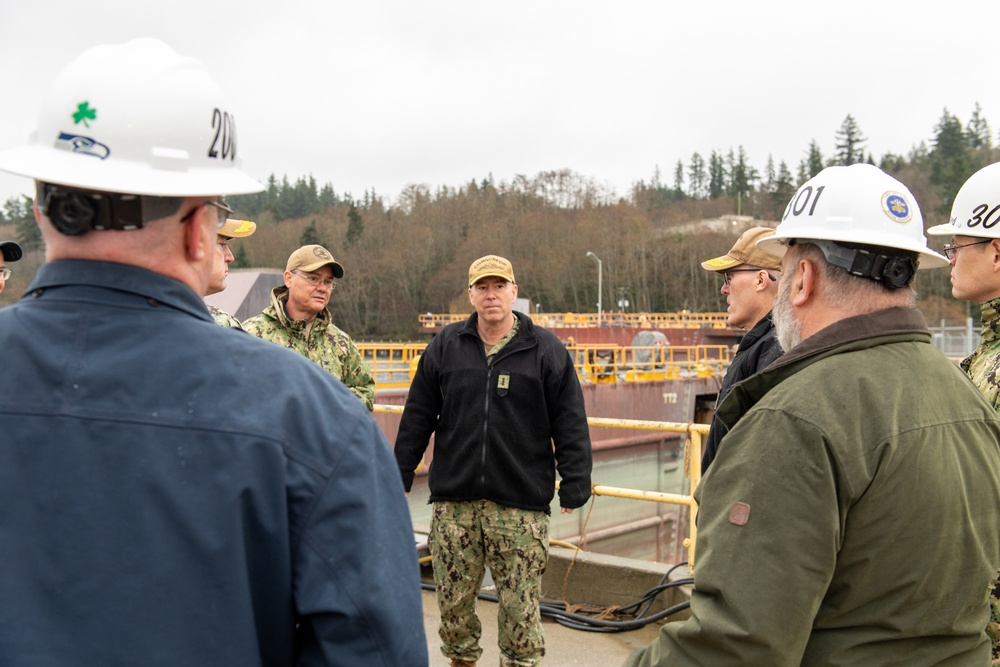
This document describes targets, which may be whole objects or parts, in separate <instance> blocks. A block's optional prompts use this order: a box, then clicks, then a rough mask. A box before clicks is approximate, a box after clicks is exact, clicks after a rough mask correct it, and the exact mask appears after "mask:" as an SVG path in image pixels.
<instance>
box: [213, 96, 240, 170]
mask: <svg viewBox="0 0 1000 667" xmlns="http://www.w3.org/2000/svg"><path fill="white" fill-rule="evenodd" d="M212 129H213V130H215V136H214V137H212V145H211V146H209V147H208V157H214V158H218V159H220V160H235V159H236V119H235V118H233V117H232V116H230V115H229V112H228V111H220V110H219V109H213V110H212Z"/></svg>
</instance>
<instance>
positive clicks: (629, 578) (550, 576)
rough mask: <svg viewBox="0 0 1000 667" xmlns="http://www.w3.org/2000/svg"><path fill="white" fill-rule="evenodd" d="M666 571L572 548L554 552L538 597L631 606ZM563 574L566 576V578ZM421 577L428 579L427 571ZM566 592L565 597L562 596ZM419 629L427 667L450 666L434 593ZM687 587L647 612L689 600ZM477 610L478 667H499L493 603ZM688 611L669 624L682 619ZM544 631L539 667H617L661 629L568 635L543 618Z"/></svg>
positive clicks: (426, 597)
mask: <svg viewBox="0 0 1000 667" xmlns="http://www.w3.org/2000/svg"><path fill="white" fill-rule="evenodd" d="M668 569H669V567H668V566H667V565H664V564H662V563H647V562H643V561H635V560H631V559H624V558H616V557H614V556H603V555H599V554H591V553H587V552H579V553H576V552H574V551H573V550H571V549H564V548H559V547H553V548H552V549H551V551H550V554H549V565H548V568H547V570H546V573H545V577H544V578H543V581H542V591H543V597H544V598H545V599H547V600H557V599H566V600H567V601H568V602H570V603H572V604H582V603H589V604H603V605H618V606H622V605H626V604H629V603H634V602H635V601H637V600H638V599H639V598H641V597H642V595H643V593H645V592H646V591H647V590H649V589H651V588H653V587H655V586H656V585H657V584H658V583H659V582H660V580H661V579H662V578H663V575H664V574H665V573H666V572H667V570H668ZM567 572H568V573H569V574H568V576H567ZM687 576H689V573H688V571H687V568H683V567H682V568H678V570H677V571H675V572H674V573H673V574H671V576H670V579H671V580H676V579H679V578H684V577H687ZM424 578H425V580H426V581H429V580H430V571H429V568H425V570H424ZM564 591H565V594H564V593H563V592H564ZM422 597H423V603H424V628H425V630H426V633H427V645H428V653H429V656H430V663H429V665H430V667H448V666H449V665H450V662H449V661H448V660H447V659H446V658H445V657H444V656H443V655H442V654H441V640H440V638H439V637H438V634H437V629H438V625H439V623H440V618H441V617H440V615H439V614H438V608H437V601H436V599H435V595H434V592H433V591H423V593H422ZM689 597H690V590H689V587H687V586H684V587H678V588H676V589H671V590H670V591H665V592H664V593H662V594H661V595H660V596H659V598H658V599H657V601H655V602H654V604H653V605H652V606H651V608H650V611H649V612H648V613H655V612H656V611H659V610H661V609H663V608H665V607H667V606H672V605H674V604H677V603H678V602H680V601H683V600H686V599H689ZM476 611H477V613H478V615H479V619H480V621H481V622H482V625H483V637H482V640H481V642H480V643H481V647H482V649H483V656H482V658H480V660H479V667H486V666H492V665H499V663H500V651H499V649H498V648H497V605H496V603H495V602H489V601H485V600H477V602H476ZM686 616H687V612H681V613H679V614H676V615H674V616H672V617H671V618H670V619H669V620H681V619H683V618H685V617H686ZM542 622H543V623H544V627H545V646H546V650H545V659H544V660H542V663H541V664H542V665H544V667H565V666H568V665H578V666H584V665H586V666H592V667H616V666H617V665H621V664H622V662H624V661H625V658H626V657H628V654H629V653H630V652H631V651H632V649H634V648H641V647H643V646H647V645H648V644H649V643H650V642H652V641H653V640H654V639H655V638H656V635H657V633H658V632H659V629H660V625H658V624H655V623H652V624H649V625H646V626H644V627H642V628H640V629H638V630H633V631H629V632H619V633H599V632H586V631H582V630H573V629H570V628H567V627H565V626H563V625H560V624H559V623H556V622H555V621H552V620H550V619H546V618H545V617H542Z"/></svg>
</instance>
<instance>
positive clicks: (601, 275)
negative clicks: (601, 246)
mask: <svg viewBox="0 0 1000 667" xmlns="http://www.w3.org/2000/svg"><path fill="white" fill-rule="evenodd" d="M587 257H590V258H591V259H592V260H594V261H595V262H597V326H601V314H602V312H603V311H602V309H601V292H602V290H603V288H604V284H603V283H604V262H602V261H601V258H600V257H598V256H597V255H595V254H594V253H592V252H590V251H589V250H588V251H587Z"/></svg>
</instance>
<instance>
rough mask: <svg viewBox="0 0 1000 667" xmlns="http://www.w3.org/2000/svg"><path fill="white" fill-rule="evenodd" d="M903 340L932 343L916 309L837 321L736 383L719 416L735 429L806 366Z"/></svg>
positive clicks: (719, 410) (921, 314) (880, 312)
mask: <svg viewBox="0 0 1000 667" xmlns="http://www.w3.org/2000/svg"><path fill="white" fill-rule="evenodd" d="M901 340H910V341H920V342H924V343H928V344H929V343H930V342H931V332H930V330H928V328H927V323H926V322H925V320H924V316H923V313H921V312H920V311H919V310H917V309H916V308H889V309H886V310H879V311H876V312H874V313H868V314H865V315H856V316H854V317H847V318H845V319H842V320H840V321H838V322H834V323H833V324H831V325H830V326H828V327H826V328H824V329H821V330H819V331H817V332H816V333H815V334H813V335H812V336H810V337H809V338H807V339H805V340H804V341H802V342H801V343H799V344H798V345H796V346H795V347H794V348H792V349H791V350H790V351H788V352H786V353H785V354H784V355H783V356H781V357H778V359H777V360H776V361H775V362H774V363H772V364H771V365H770V366H768V367H767V368H766V369H765V370H763V371H761V372H760V373H757V374H756V375H752V376H750V377H749V378H747V379H746V380H743V381H742V382H739V383H737V384H736V385H735V386H734V387H733V388H732V390H731V391H730V392H729V394H728V395H727V396H726V398H725V399H724V400H723V401H722V404H721V405H720V406H719V409H718V411H717V414H718V417H719V419H720V420H721V421H722V423H723V424H725V425H726V426H727V427H729V428H732V427H733V426H734V425H735V423H736V422H737V421H738V420H739V418H740V417H742V416H743V415H744V414H745V413H746V412H747V411H749V410H750V408H752V407H753V406H754V405H755V404H756V403H757V402H758V401H759V400H760V399H761V398H762V397H763V396H764V394H766V393H767V392H768V391H770V390H771V388H773V387H774V386H775V385H777V384H779V383H780V382H781V381H783V380H785V379H787V378H789V377H791V376H792V375H795V373H797V372H799V371H800V370H802V369H803V368H805V367H806V366H809V365H810V364H812V363H815V362H816V361H819V360H820V359H823V358H825V357H829V356H833V355H834V354H838V353H840V352H843V351H848V350H854V349H862V348H866V347H873V346H875V345H879V344H882V343H889V342H895V341H901Z"/></svg>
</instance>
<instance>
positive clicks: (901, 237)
mask: <svg viewBox="0 0 1000 667" xmlns="http://www.w3.org/2000/svg"><path fill="white" fill-rule="evenodd" d="M791 239H801V240H803V241H806V240H825V241H833V242H839V243H847V244H864V245H871V246H878V247H882V248H895V249H897V250H907V251H910V252H914V253H917V254H918V255H919V259H920V261H919V265H918V266H919V268H921V269H936V268H940V267H943V266H947V265H948V260H947V259H946V258H945V257H944V256H943V255H939V254H938V253H936V252H934V251H933V250H931V249H930V248H928V247H927V238H926V237H925V236H924V219H923V216H921V215H920V207H918V206H917V202H916V200H915V199H914V198H913V195H912V194H911V193H910V191H909V190H908V189H907V187H906V186H905V185H903V184H902V183H900V182H899V181H897V180H896V179H895V178H893V177H892V176H890V175H889V174H887V173H885V172H884V171H882V170H881V169H879V168H878V167H875V166H873V165H870V164H863V163H861V164H852V165H850V166H847V167H842V166H837V167H827V168H826V169H824V170H823V171H821V172H819V173H818V174H816V175H815V176H813V177H812V178H811V179H809V180H808V181H806V182H805V183H803V184H802V186H801V187H800V188H799V189H798V191H797V192H796V193H795V195H794V196H793V197H792V200H791V201H790V202H788V206H787V207H785V213H784V215H782V217H781V223H780V224H779V225H778V227H777V229H775V233H774V236H770V237H767V238H764V239H761V240H760V241H758V243H757V247H758V248H760V249H761V250H763V251H764V252H768V253H771V254H772V255H777V256H778V257H782V256H783V255H784V254H785V251H786V250H787V247H788V242H789V240H791ZM828 259H829V257H828Z"/></svg>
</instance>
